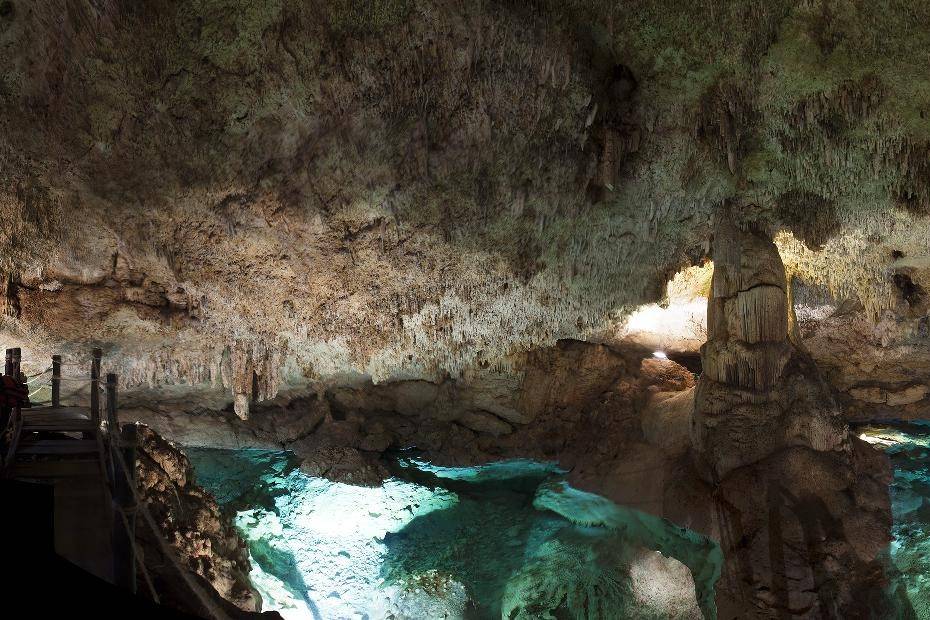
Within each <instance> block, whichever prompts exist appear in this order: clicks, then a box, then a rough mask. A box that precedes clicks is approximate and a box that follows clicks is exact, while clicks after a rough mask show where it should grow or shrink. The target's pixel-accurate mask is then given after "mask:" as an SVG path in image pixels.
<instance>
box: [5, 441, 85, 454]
mask: <svg viewBox="0 0 930 620" xmlns="http://www.w3.org/2000/svg"><path fill="white" fill-rule="evenodd" d="M97 447H98V446H97V441H96V440H88V439H41V440H39V441H32V442H24V443H23V444H21V445H20V447H19V449H18V450H17V451H16V453H17V454H96V452H97Z"/></svg>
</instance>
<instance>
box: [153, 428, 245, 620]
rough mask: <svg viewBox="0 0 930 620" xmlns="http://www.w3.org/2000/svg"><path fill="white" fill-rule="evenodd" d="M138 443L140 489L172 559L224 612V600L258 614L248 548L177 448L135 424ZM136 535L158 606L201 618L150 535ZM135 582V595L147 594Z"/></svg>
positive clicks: (199, 610) (195, 602)
mask: <svg viewBox="0 0 930 620" xmlns="http://www.w3.org/2000/svg"><path fill="white" fill-rule="evenodd" d="M138 438H139V449H138V451H137V472H136V475H137V484H138V488H139V491H140V494H141V497H142V499H143V501H144V503H145V506H146V508H147V510H148V512H149V513H150V514H151V515H152V517H153V518H154V520H155V521H156V524H157V525H158V527H159V529H160V530H161V532H160V534H161V535H162V536H163V537H164V539H165V540H166V541H167V542H168V544H169V545H170V547H171V549H172V550H173V553H174V554H175V557H176V558H177V559H178V560H179V562H180V563H181V565H182V566H183V568H184V569H185V570H187V571H190V572H191V573H193V574H194V575H195V576H196V577H195V578H197V577H199V579H198V582H200V583H201V588H203V589H204V591H206V592H207V594H208V595H209V596H212V597H215V603H216V604H217V605H220V606H222V607H225V606H226V605H225V604H224V601H228V603H230V604H232V605H233V609H234V610H235V609H238V610H242V611H243V612H257V611H261V598H260V596H259V595H258V592H257V591H256V590H255V588H254V587H253V586H252V584H251V582H250V581H249V576H248V574H249V556H248V548H247V547H246V545H245V543H244V542H243V540H242V539H241V538H240V536H239V534H238V533H237V532H236V530H235V528H234V527H233V524H232V522H231V519H230V517H229V516H228V515H223V514H222V513H221V512H220V509H219V506H218V505H217V503H216V500H215V499H214V498H213V497H212V496H211V495H210V494H209V493H208V492H207V491H205V490H204V489H203V488H201V487H200V486H198V485H197V483H196V481H195V479H194V472H193V468H192V467H191V464H190V461H189V460H188V459H187V457H186V456H185V455H184V454H183V453H182V452H181V451H180V450H179V449H178V448H177V447H175V446H173V445H171V444H170V443H169V442H168V441H167V440H165V439H164V438H162V437H161V436H159V435H158V434H157V433H155V432H154V431H152V430H151V429H150V428H149V427H147V426H145V425H138ZM136 535H137V539H138V542H139V544H140V545H141V548H142V551H143V558H142V560H143V563H144V564H145V566H146V570H147V572H148V573H149V575H150V576H151V578H152V580H153V583H154V585H155V587H156V592H157V593H158V595H159V597H160V599H161V602H162V604H165V605H168V606H171V607H175V608H177V609H181V610H185V611H189V612H192V613H195V614H198V615H199V614H201V613H204V611H205V610H203V609H201V608H200V607H198V605H199V603H198V602H197V598H196V597H195V596H193V595H192V593H191V592H190V591H189V589H188V588H187V587H186V586H185V584H184V582H183V581H182V579H181V578H180V576H179V575H178V574H177V571H176V570H175V568H174V566H173V564H172V562H171V560H170V559H169V558H167V557H165V556H164V554H163V553H162V550H161V548H160V546H159V545H158V543H157V541H156V540H155V538H154V534H153V532H151V531H150V530H149V528H148V527H147V526H146V525H145V524H140V525H139V526H138V527H137V529H136ZM139 581H140V583H139V586H138V590H139V592H140V593H142V594H143V595H145V594H147V593H148V586H147V584H146V582H145V580H144V576H143V575H142V574H141V573H140V574H139ZM233 614H234V615H236V616H238V615H240V614H238V613H237V612H235V611H234V612H233ZM241 615H242V616H243V617H249V616H247V615H246V614H241ZM256 615H257V614H256Z"/></svg>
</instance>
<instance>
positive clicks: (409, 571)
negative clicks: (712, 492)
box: [191, 450, 721, 620]
mask: <svg viewBox="0 0 930 620" xmlns="http://www.w3.org/2000/svg"><path fill="white" fill-rule="evenodd" d="M191 457H192V459H193V461H194V462H195V463H196V464H197V470H198V472H199V475H200V476H201V477H202V478H203V479H204V480H205V481H206V483H207V484H208V485H209V486H210V487H211V488H213V487H214V486H215V487H216V491H215V492H216V493H217V496H218V497H223V498H227V499H228V501H229V502H230V504H229V506H230V508H231V509H235V510H238V513H237V518H236V523H237V526H238V527H239V529H240V531H241V532H242V534H243V536H244V537H245V539H246V540H247V541H248V544H249V548H250V556H251V559H252V564H253V571H252V578H253V582H254V583H255V584H256V585H257V586H259V587H260V588H261V589H262V592H263V598H264V600H265V602H266V603H267V604H269V605H272V608H274V609H276V610H278V611H280V612H281V613H282V614H283V615H284V616H285V617H286V618H292V617H293V618H306V617H308V615H309V616H311V617H316V618H348V617H355V616H353V614H356V615H359V614H364V615H367V616H368V617H371V618H387V617H393V618H397V619H405V620H423V619H424V618H448V619H450V620H453V619H458V620H464V619H466V618H469V619H472V618H479V619H491V618H501V617H512V618H518V617H520V618H544V617H547V616H546V615H545V614H546V613H548V612H547V611H546V610H547V607H546V605H549V604H551V609H552V610H556V609H557V608H559V604H560V603H559V602H560V601H561V600H562V599H564V598H565V596H564V593H565V592H567V591H568V590H571V592H572V599H571V604H573V605H574V604H576V603H577V608H574V611H573V613H575V612H578V614H581V615H577V614H576V616H575V617H584V618H592V619H601V618H627V617H629V618H647V617H652V618H659V617H661V618H700V617H702V612H701V609H700V604H699V599H700V600H702V601H703V602H705V603H709V605H710V607H709V615H706V616H704V617H706V618H711V617H713V598H712V592H713V581H714V579H715V578H716V575H718V574H719V570H720V557H721V556H720V551H719V548H718V547H717V545H715V544H714V543H713V542H711V541H709V540H708V539H706V538H704V537H702V536H700V535H698V534H696V533H693V532H687V531H686V530H683V529H682V528H679V527H676V526H674V525H672V524H670V523H668V522H666V521H663V520H662V519H658V518H655V517H651V516H649V515H645V514H643V513H638V512H637V511H634V510H630V509H626V508H621V507H619V506H616V505H614V504H612V502H609V501H608V500H606V499H604V498H601V497H598V496H595V495H592V494H589V493H584V492H581V491H577V490H575V489H572V488H571V487H569V486H568V485H566V484H565V483H564V482H563V483H559V482H553V483H551V484H543V483H544V481H545V480H546V479H547V478H550V477H553V476H554V477H556V478H559V477H561V476H563V475H564V473H565V472H564V471H561V470H559V469H558V468H557V467H556V466H554V465H553V464H551V463H542V462H536V461H529V460H514V461H501V462H494V463H489V464H486V465H482V466H475V467H453V468H449V467H441V466H436V465H431V464H429V463H424V462H422V461H416V460H409V459H403V460H401V461H399V462H398V463H397V466H396V467H395V468H394V469H392V473H393V474H394V478H392V479H390V480H388V481H386V482H385V483H383V484H382V485H381V486H377V487H367V488H366V487H354V486H349V485H345V484H340V483H333V482H330V481H327V480H324V479H321V478H317V477H311V476H307V475H306V474H305V473H304V472H303V471H301V470H300V469H299V468H295V467H294V465H295V464H296V463H297V462H298V459H296V458H294V457H293V456H286V455H284V454H283V453H270V452H267V451H227V450H193V451H191ZM236 460H239V461H242V463H241V464H239V465H237V464H235V463H234V461H236ZM285 463H290V465H285ZM223 471H233V472H236V475H234V476H233V477H232V478H228V479H227V478H224V477H223V476H222V475H221V472H223ZM249 476H252V487H253V488H255V489H264V490H267V493H266V495H265V497H264V498H263V497H261V496H260V495H256V494H255V493H254V492H250V491H249V490H248V486H249V484H248V477H249ZM550 496H551V497H550ZM533 498H536V500H537V501H536V502H535V503H534V502H532V501H531V500H532V499H533ZM562 513H564V515H563V514H562ZM586 514H587V515H588V516H587V517H586V516H584V515H586ZM591 515H595V516H596V517H597V519H599V521H598V523H596V524H593V523H583V521H584V519H586V518H591V519H593V517H591ZM573 518H574V519H575V520H573ZM656 550H658V551H656ZM321 567H325V570H324V569H321ZM692 567H693V568H692ZM567 571H568V572H567ZM692 573H693V574H694V575H695V577H694V578H692V576H691V575H692ZM696 580H697V581H698V582H699V583H700V584H701V585H700V588H699V590H700V592H702V593H703V594H702V595H700V596H699V595H698V594H697V592H698V589H696V587H695V583H696ZM265 588H267V590H266V589H265ZM708 591H709V592H710V593H711V594H710V596H708V595H707V594H706V592H708ZM534 601H535V602H534ZM585 605H587V606H588V608H589V610H590V613H589V614H588V615H584V614H583V613H581V610H583V609H584V608H585ZM637 610H638V611H637ZM562 611H565V610H564V609H563V610H562ZM555 613H556V617H564V616H563V615H559V614H561V613H562V612H561V611H555ZM631 614H632V615H631Z"/></svg>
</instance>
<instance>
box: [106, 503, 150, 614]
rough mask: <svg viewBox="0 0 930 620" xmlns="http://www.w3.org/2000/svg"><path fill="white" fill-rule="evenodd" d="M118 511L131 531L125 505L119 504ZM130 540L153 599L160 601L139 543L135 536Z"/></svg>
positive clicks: (127, 528) (124, 524)
mask: <svg viewBox="0 0 930 620" xmlns="http://www.w3.org/2000/svg"><path fill="white" fill-rule="evenodd" d="M116 512H118V513H119V516H120V517H121V518H122V519H123V527H124V528H126V531H127V532H129V531H131V529H132V528H131V527H130V525H129V517H127V516H126V511H125V510H123V507H122V506H119V505H117V506H116ZM130 542H131V544H132V548H133V551H134V553H133V555H134V556H135V560H136V564H138V565H139V569H141V571H142V576H143V577H144V578H145V585H146V586H148V589H149V594H151V595H152V600H153V601H155V602H156V603H159V602H160V601H159V600H158V592H156V590H155V584H154V583H152V577H151V576H150V575H149V571H148V569H147V568H145V563H144V562H143V561H142V554H141V553H139V545H138V544H136V540H135V537H133V538H132V539H131V541H130Z"/></svg>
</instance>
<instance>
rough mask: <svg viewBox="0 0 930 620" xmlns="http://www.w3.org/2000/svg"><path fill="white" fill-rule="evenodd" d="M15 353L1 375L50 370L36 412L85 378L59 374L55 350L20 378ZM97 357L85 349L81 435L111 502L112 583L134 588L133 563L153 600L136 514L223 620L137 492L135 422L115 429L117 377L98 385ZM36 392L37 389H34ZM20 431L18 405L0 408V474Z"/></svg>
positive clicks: (54, 406)
mask: <svg viewBox="0 0 930 620" xmlns="http://www.w3.org/2000/svg"><path fill="white" fill-rule="evenodd" d="M21 357H22V356H21V352H20V349H7V351H6V366H5V367H4V372H5V374H7V375H9V376H12V377H16V378H17V380H18V381H20V382H23V383H25V382H26V381H27V380H28V379H30V378H31V379H32V380H33V381H38V379H39V377H42V376H44V375H45V374H48V373H51V377H50V384H51V400H50V401H47V403H46V404H48V405H49V406H48V407H39V408H35V409H34V410H35V411H36V412H37V413H38V412H41V411H42V410H47V411H54V410H56V409H59V410H60V409H61V408H62V404H61V385H62V382H69V381H73V382H79V383H80V382H85V381H88V378H87V377H63V376H62V372H61V369H62V363H61V356H60V355H54V356H52V364H51V366H50V367H49V368H47V369H46V370H44V371H42V372H40V373H37V374H35V375H33V376H32V377H26V376H25V375H23V374H22V373H21V371H20V365H21ZM102 357H103V355H102V352H101V350H100V349H93V351H92V352H91V365H90V377H89V381H90V405H89V410H90V411H89V417H90V420H91V421H92V422H93V425H92V426H93V429H94V431H93V432H92V433H88V435H92V437H86V438H87V439H96V440H97V444H98V452H99V455H100V463H101V470H102V471H101V474H102V477H103V479H104V481H105V484H106V490H107V492H108V494H109V496H110V499H111V503H112V507H113V535H112V541H113V574H114V583H115V584H116V585H119V586H122V587H125V588H126V589H128V590H130V591H132V592H135V591H136V581H137V574H136V567H138V568H139V571H140V573H141V574H142V576H143V578H144V580H145V583H146V585H147V587H148V590H149V594H150V596H151V597H152V600H154V601H155V602H156V603H157V602H159V596H158V593H157V592H156V589H155V585H154V583H153V581H152V578H151V576H150V575H149V573H148V571H147V570H146V568H145V565H144V563H143V562H142V554H141V553H140V552H139V549H138V543H137V542H136V536H135V530H136V516H137V515H141V516H142V518H143V521H144V522H145V523H146V525H147V527H148V528H149V529H150V530H151V531H152V534H153V536H154V538H155V541H156V543H157V544H158V546H159V548H160V550H161V552H162V554H163V555H164V556H165V557H167V558H168V559H169V560H170V562H171V564H172V565H173V566H174V569H175V570H176V571H177V572H178V573H179V574H180V576H181V579H182V581H184V583H185V584H186V585H187V587H188V588H189V589H190V591H191V593H192V594H193V595H194V596H195V597H196V598H197V599H198V600H199V601H200V603H201V605H202V607H203V609H204V610H205V611H206V613H207V614H208V615H209V616H211V617H212V618H215V619H217V620H226V619H227V618H228V615H227V614H226V612H225V611H223V610H222V609H221V608H220V607H219V606H218V605H217V604H216V603H215V602H214V601H213V599H212V598H211V597H210V596H209V595H208V594H207V593H206V592H205V591H204V589H203V588H202V586H201V585H200V584H198V583H197V582H196V581H195V580H194V579H193V578H192V577H191V575H190V574H189V573H188V571H187V570H186V569H185V568H184V567H183V566H182V565H181V563H180V562H179V561H178V559H177V557H176V555H175V553H174V550H173V549H172V548H171V546H170V544H169V543H168V542H167V541H166V540H165V537H164V534H163V533H162V531H161V528H160V527H159V526H158V524H157V523H156V522H155V520H154V519H153V518H152V515H151V514H150V513H149V511H148V509H147V507H146V504H145V502H144V500H143V498H142V497H141V495H140V493H139V489H138V487H137V484H136V475H135V474H136V448H137V429H138V427H137V426H136V424H126V425H124V426H123V427H122V428H120V424H119V417H118V409H117V408H118V377H117V375H116V374H114V373H107V375H106V379H105V384H104V385H103V386H101V381H100V376H101V360H102ZM37 392H38V390H36V393H37ZM101 394H103V396H104V397H105V401H104V402H105V403H106V419H105V420H102V419H101V398H100V397H101ZM37 404H38V403H37ZM22 430H23V415H22V411H21V408H20V407H12V408H0V433H2V434H0V457H2V458H3V461H2V463H0V466H2V467H0V473H6V472H7V470H8V468H9V466H10V465H12V464H13V462H14V460H15V459H16V447H17V445H18V443H19V438H20V434H21V433H22ZM7 437H8V438H9V439H6V442H5V443H4V440H5V438H7Z"/></svg>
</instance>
